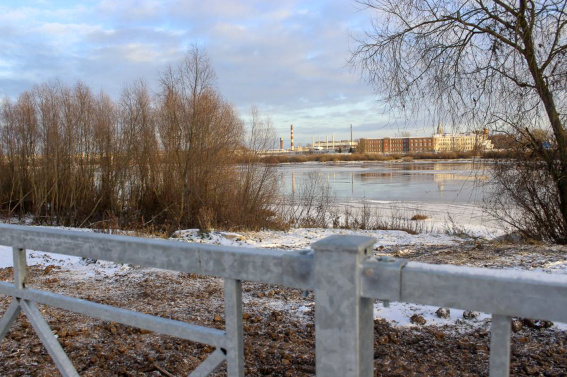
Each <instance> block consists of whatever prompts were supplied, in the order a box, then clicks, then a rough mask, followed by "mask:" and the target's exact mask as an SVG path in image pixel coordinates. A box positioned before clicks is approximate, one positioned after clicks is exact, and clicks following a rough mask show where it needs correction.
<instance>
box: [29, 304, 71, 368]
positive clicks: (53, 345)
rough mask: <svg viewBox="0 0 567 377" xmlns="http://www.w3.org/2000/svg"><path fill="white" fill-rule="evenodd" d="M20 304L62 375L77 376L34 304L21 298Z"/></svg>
mask: <svg viewBox="0 0 567 377" xmlns="http://www.w3.org/2000/svg"><path fill="white" fill-rule="evenodd" d="M20 306H21V308H22V310H23V311H24V313H25V314H26V316H27V317H28V320H29V321H30V323H31V325H32V326H33V328H34V330H35V331H36V333H37V335H39V338H40V339H41V342H42V343H43V345H44V346H45V348H46V349H47V352H49V355H51V358H52V359H53V361H54V362H55V365H57V368H58V369H59V372H61V374H62V375H63V377H79V374H78V373H77V371H76V370H75V367H74V366H73V364H72V363H71V360H69V357H67V354H66V353H65V351H64V350H63V348H62V347H61V344H59V342H58V341H57V338H55V336H54V335H53V333H52V332H51V328H50V327H49V325H48V324H47V322H45V319H43V317H42V316H41V313H40V312H39V310H38V309H37V307H36V306H35V304H34V303H33V302H31V301H27V300H21V301H20Z"/></svg>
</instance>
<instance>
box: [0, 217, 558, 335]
mask: <svg viewBox="0 0 567 377" xmlns="http://www.w3.org/2000/svg"><path fill="white" fill-rule="evenodd" d="M470 229H476V233H475V232H471V231H470ZM468 230H469V231H468V232H467V233H468V234H473V233H474V234H476V235H477V237H484V238H485V239H491V238H493V237H495V236H496V235H498V234H500V232H499V231H498V230H497V229H496V230H495V229H493V228H483V227H481V226H477V225H475V226H473V228H468ZM336 234H342V235H355V234H356V235H365V236H371V237H375V238H376V239H377V242H376V244H375V245H374V249H375V250H377V251H378V250H381V249H382V248H384V247H387V246H396V245H400V246H402V245H403V246H408V247H411V246H419V245H446V246H451V245H457V244H459V243H461V242H463V238H460V237H457V236H452V235H448V234H446V233H443V232H431V233H422V234H417V235H411V234H408V233H406V232H403V231H386V230H356V231H355V230H345V229H307V228H302V229H293V230H291V231H259V232H245V233H242V234H238V233H231V232H218V231H213V232H209V233H201V232H200V231H199V230H198V229H187V230H181V231H178V232H176V233H175V234H174V235H173V237H172V239H175V240H178V241H181V242H200V243H206V244H214V245H225V246H240V247H249V248H267V249H270V248H277V249H286V250H290V251H293V250H301V249H306V248H309V247H310V245H311V244H312V243H313V242H316V241H318V240H321V239H323V238H325V237H328V236H330V235H336ZM400 252H401V253H403V249H401V251H398V253H400ZM531 257H532V258H534V260H533V266H534V269H535V270H537V271H543V272H547V273H550V272H551V273H567V257H566V258H564V259H563V260H554V261H538V260H537V257H533V256H531ZM517 258H518V261H519V260H520V258H524V259H523V260H524V262H525V256H518V257H517ZM12 263H13V262H12V249H11V248H9V247H2V246H0V268H5V267H10V266H12ZM28 264H29V265H43V266H60V267H61V268H64V269H66V270H69V272H70V273H71V274H72V275H73V277H74V278H75V279H81V278H83V279H84V278H93V277H96V278H106V277H112V276H113V275H115V274H117V273H127V271H128V270H129V269H130V268H131V267H130V266H128V265H122V264H117V263H114V262H107V261H94V260H88V259H83V258H79V257H72V256H66V255H60V254H53V253H44V252H40V251H29V252H28ZM519 268H520V267H512V269H519ZM150 271H155V270H149V269H148V273H150ZM138 272H140V271H139V270H138ZM266 304H267V305H268V306H270V307H274V309H279V310H282V309H283V310H288V311H290V312H292V313H294V314H295V315H297V316H298V317H299V318H301V317H302V316H303V315H305V313H307V312H309V311H311V310H312V306H310V305H307V306H306V305H298V304H297V303H286V302H270V301H267V303H266ZM437 309H438V308H436V307H430V306H425V305H415V304H411V303H399V302H392V303H389V306H386V305H384V304H383V303H381V302H377V303H376V304H375V306H374V314H375V317H376V318H384V319H386V320H388V321H389V322H390V323H391V324H393V325H394V326H416V325H414V324H413V323H411V321H410V317H411V316H412V315H414V314H418V315H421V316H423V318H424V319H425V320H426V321H427V325H436V326H453V329H454V330H455V331H466V330H470V329H471V328H479V327H487V326H488V324H489V322H490V315H487V314H483V313H481V314H480V315H479V316H478V317H477V318H475V319H468V320H465V319H463V316H462V314H463V310H459V309H451V315H450V318H448V319H441V318H439V317H438V316H437V315H436V314H435V311H436V310H437ZM556 326H557V328H558V329H559V330H562V331H563V330H567V325H565V324H556Z"/></svg>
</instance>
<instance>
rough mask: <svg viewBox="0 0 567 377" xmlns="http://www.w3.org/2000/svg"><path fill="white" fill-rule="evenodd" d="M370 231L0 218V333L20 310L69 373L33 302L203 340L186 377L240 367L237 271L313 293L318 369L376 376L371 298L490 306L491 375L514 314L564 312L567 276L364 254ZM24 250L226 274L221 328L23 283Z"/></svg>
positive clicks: (502, 364)
mask: <svg viewBox="0 0 567 377" xmlns="http://www.w3.org/2000/svg"><path fill="white" fill-rule="evenodd" d="M374 242H375V239H373V238H371V237H360V236H331V237H328V238H326V239H324V240H322V241H319V242H316V243H314V244H313V246H312V247H313V251H308V252H305V251H303V252H288V251H281V250H260V249H243V248H235V247H226V246H211V245H202V244H190V243H182V242H175V241H167V240H156V239H142V238H135V237H124V236H109V235H103V234H93V233H83V232H76V231H66V230H59V229H47V228H37V227H23V226H15V225H0V245H4V246H11V247H13V258H14V283H13V284H11V283H7V282H0V294H4V295H9V296H12V297H13V300H12V303H11V304H10V306H9V307H8V309H7V310H6V312H5V313H4V316H3V317H2V319H1V320H0V340H1V339H2V338H3V337H4V336H5V335H6V333H7V332H8V330H9V327H10V325H11V324H12V323H13V322H14V321H15V320H16V318H17V316H18V314H19V313H20V311H23V312H24V314H25V315H26V316H27V317H28V319H29V321H30V322H31V324H32V326H33V328H34V329H35V331H36V332H37V333H38V335H39V336H40V338H41V341H42V342H43V344H44V345H45V346H46V348H47V350H48V352H49V354H50V355H51V356H52V358H53V359H54V361H55V363H56V365H57V367H58V368H59V370H60V371H61V373H62V374H63V376H77V375H78V374H77V372H76V370H75V368H74V367H73V365H72V363H71V361H70V360H69V358H68V357H67V355H66V354H65V352H64V351H63V349H62V348H61V346H60V345H59V342H58V341H57V339H56V338H55V337H54V336H53V334H52V332H51V330H50V328H49V326H48V324H47V323H46V322H45V320H44V319H43V318H42V316H41V314H40V313H39V311H38V310H37V308H36V306H35V304H36V303H40V304H45V305H49V306H53V307H56V308H61V309H64V310H68V311H72V312H75V313H80V314H84V315H87V316H91V317H96V318H100V319H103V320H108V321H113V322H117V323H122V324H126V325H130V326H134V327H138V328H142V329H146V330H150V331H154V332H156V333H161V334H167V335H172V336H176V337H179V338H183V339H187V340H191V341H195V342H200V343H205V344H209V345H212V346H214V347H215V348H216V349H215V351H214V352H213V353H212V354H211V355H209V357H208V358H207V359H206V360H205V361H204V362H203V363H202V364H201V365H200V366H199V367H197V369H195V370H194V371H193V372H192V373H191V374H190V376H207V375H209V374H211V373H212V372H213V371H215V370H216V369H217V368H218V367H219V366H220V365H221V364H222V363H223V362H224V361H226V363H227V370H228V375H229V376H238V377H240V376H243V375H244V350H243V347H244V345H243V344H244V343H243V334H242V290H241V281H242V280H247V281H256V282H263V283H270V284H279V285H284V286H288V287H294V288H300V289H304V290H313V291H314V292H315V305H316V310H315V336H316V342H315V343H316V344H315V348H316V349H315V353H316V371H317V375H319V376H325V377H349V376H356V377H362V376H364V377H369V376H372V375H373V368H374V365H373V354H374V353H373V343H374V333H373V323H374V321H373V303H374V299H381V300H390V301H405V302H413V303H418V304H427V305H437V306H446V307H453V308H461V309H468V310H477V311H483V312H487V313H493V320H492V334H491V347H490V348H491V352H490V376H492V377H495V376H497V377H500V376H508V374H509V360H510V317H511V316H522V317H535V318H539V319H549V320H555V321H560V322H567V277H566V276H550V275H546V274H538V273H529V272H506V271H498V270H489V269H478V268H466V267H454V266H440V265H427V264H423V263H415V262H406V261H404V260H399V259H390V258H385V259H376V258H374V257H373V256H372V245H373V244H374ZM26 249H32V250H42V251H46V252H54V253H59V254H66V255H75V256H80V257H84V258H94V259H101V260H108V261H114V262H119V263H129V264H135V265H139V266H144V267H155V268H161V269H167V270H172V271H182V272H188V273H195V274H200V275H211V276H218V277H222V278H224V280H225V284H224V286H225V306H226V309H225V322H226V323H225V326H226V327H225V328H226V329H225V331H221V330H217V329H212V328H207V327H203V326H197V325H192V324H188V323H184V322H180V321H174V320H169V319H164V318H160V317H155V316H151V315H147V314H142V313H138V312H133V311H129V310H125V309H120V308H116V307H112V306H108V305H102V304H97V303H93V302H90V301H86V300H80V299H76V298H70V297H66V296H63V295H59V294H55V293H51V292H46V291H42V290H35V289H30V288H27V287H26Z"/></svg>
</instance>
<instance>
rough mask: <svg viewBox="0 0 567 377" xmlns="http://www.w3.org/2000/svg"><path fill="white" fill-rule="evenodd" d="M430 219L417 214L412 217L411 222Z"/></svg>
mask: <svg viewBox="0 0 567 377" xmlns="http://www.w3.org/2000/svg"><path fill="white" fill-rule="evenodd" d="M428 218H429V217H428V216H427V215H423V214H421V213H416V214H415V215H413V216H412V217H411V220H413V221H418V220H427V219H428Z"/></svg>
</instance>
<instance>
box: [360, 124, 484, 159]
mask: <svg viewBox="0 0 567 377" xmlns="http://www.w3.org/2000/svg"><path fill="white" fill-rule="evenodd" d="M359 146H360V152H362V153H383V154H412V153H437V152H467V151H473V150H490V149H492V148H493V146H492V142H491V141H490V140H488V129H486V128H485V129H484V130H482V131H476V132H471V133H467V134H446V133H444V132H443V128H442V127H441V125H440V126H439V127H438V128H437V133H436V134H435V135H432V136H429V137H393V138H389V137H385V138H382V139H367V138H362V139H360V142H359Z"/></svg>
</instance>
